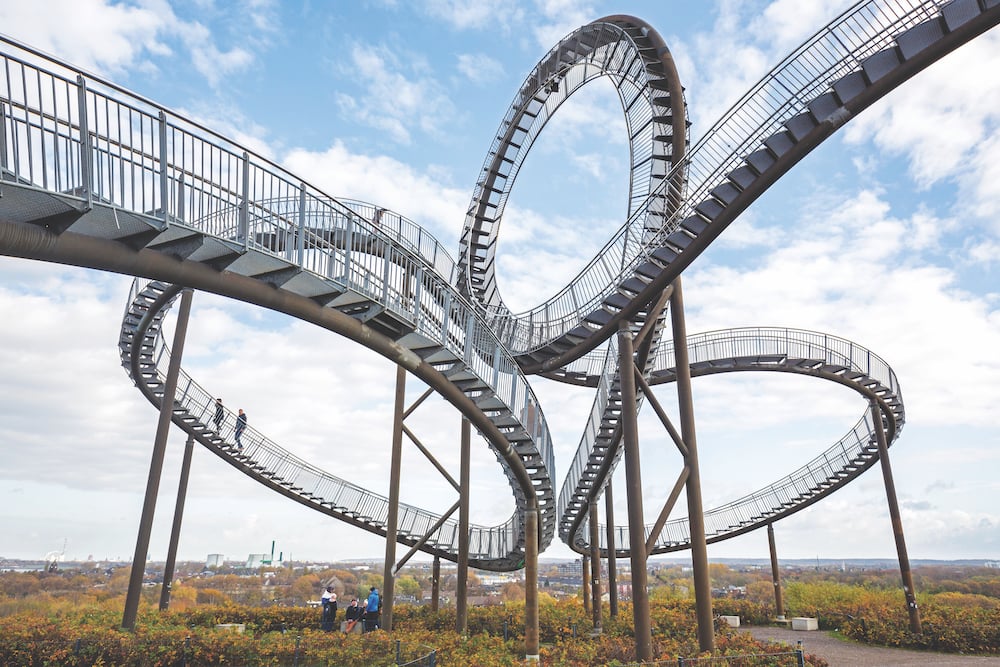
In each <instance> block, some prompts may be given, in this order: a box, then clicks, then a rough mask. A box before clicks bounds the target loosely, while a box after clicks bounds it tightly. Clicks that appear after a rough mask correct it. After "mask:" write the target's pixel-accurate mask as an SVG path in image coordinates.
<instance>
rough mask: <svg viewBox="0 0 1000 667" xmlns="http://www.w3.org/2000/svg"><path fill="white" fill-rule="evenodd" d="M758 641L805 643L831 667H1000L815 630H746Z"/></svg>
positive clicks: (990, 661)
mask: <svg viewBox="0 0 1000 667" xmlns="http://www.w3.org/2000/svg"><path fill="white" fill-rule="evenodd" d="M741 630H743V631H745V632H749V633H750V634H752V635H753V636H754V638H755V639H760V640H772V641H777V642H784V643H786V644H789V645H790V646H793V647H794V646H795V643H796V642H798V641H801V642H802V649H803V650H804V651H805V652H806V653H812V654H813V655H816V656H819V657H821V658H823V659H824V660H826V661H827V662H828V663H830V667H911V666H917V665H920V666H923V665H935V666H936V667H971V666H972V665H977V666H978V667H986V665H998V666H1000V657H995V656H990V657H983V656H968V655H954V654H951V653H931V652H928V651H911V650H908V649H902V648H881V647H878V646H866V645H864V644H858V643H855V642H852V641H847V640H845V639H841V638H840V637H836V636H833V634H832V633H829V632H822V631H818V630H812V631H809V632H804V631H801V630H788V629H786V628H776V627H751V626H743V627H742V628H741Z"/></svg>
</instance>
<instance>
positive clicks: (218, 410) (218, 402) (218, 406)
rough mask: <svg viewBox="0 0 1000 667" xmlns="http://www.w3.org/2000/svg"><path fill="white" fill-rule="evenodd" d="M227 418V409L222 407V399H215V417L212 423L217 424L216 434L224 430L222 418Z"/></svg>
mask: <svg viewBox="0 0 1000 667" xmlns="http://www.w3.org/2000/svg"><path fill="white" fill-rule="evenodd" d="M225 416H226V411H225V408H223V407H222V399H221V398H217V399H215V416H214V417H213V418H212V422H213V423H214V424H215V432H216V433H218V432H220V431H221V430H222V418H223V417H225Z"/></svg>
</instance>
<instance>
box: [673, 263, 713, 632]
mask: <svg viewBox="0 0 1000 667" xmlns="http://www.w3.org/2000/svg"><path fill="white" fill-rule="evenodd" d="M670 323H671V325H672V328H673V334H674V362H675V364H676V367H677V405H678V408H679V409H680V415H681V438H682V439H683V440H684V444H685V445H687V450H688V452H687V456H685V457H684V462H685V463H686V464H687V467H688V469H689V470H690V472H689V474H688V480H687V484H686V486H687V506H688V524H689V526H690V531H691V568H692V570H693V572H694V599H695V612H696V615H697V617H698V646H699V648H700V649H701V650H702V651H711V650H713V649H715V619H714V618H713V617H712V582H711V580H710V578H709V573H708V547H707V546H706V543H705V510H704V506H703V505H702V502H701V472H700V469H699V467H698V439H697V437H696V436H695V428H694V399H693V396H692V393H691V366H690V358H689V357H688V348H687V325H686V324H685V322H684V290H683V289H681V279H680V277H679V276H678V277H677V279H676V280H675V281H674V291H673V293H672V294H671V295H670Z"/></svg>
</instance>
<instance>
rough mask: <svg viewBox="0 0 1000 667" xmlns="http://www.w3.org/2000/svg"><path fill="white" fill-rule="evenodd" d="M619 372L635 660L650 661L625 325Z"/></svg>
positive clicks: (639, 490)
mask: <svg viewBox="0 0 1000 667" xmlns="http://www.w3.org/2000/svg"><path fill="white" fill-rule="evenodd" d="M618 354H619V366H620V368H621V371H620V374H621V392H622V412H621V420H622V447H623V449H624V452H625V498H627V499H628V545H629V556H630V559H631V561H632V623H633V626H634V628H635V659H636V660H637V661H639V662H644V661H649V660H652V659H653V631H652V626H651V624H650V620H649V589H648V587H647V584H646V536H645V535H644V534H643V533H644V531H645V527H646V524H645V522H644V519H643V516H642V466H641V465H640V464H639V422H638V416H637V415H636V397H635V373H634V372H633V370H632V369H633V368H634V366H635V360H634V356H635V353H634V350H633V345H632V332H631V331H629V328H628V323H627V322H622V324H621V326H619V328H618Z"/></svg>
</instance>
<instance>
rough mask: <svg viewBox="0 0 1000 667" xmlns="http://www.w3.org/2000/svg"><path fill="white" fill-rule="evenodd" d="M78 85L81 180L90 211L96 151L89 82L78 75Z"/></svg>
mask: <svg viewBox="0 0 1000 667" xmlns="http://www.w3.org/2000/svg"><path fill="white" fill-rule="evenodd" d="M76 85H77V89H76V90H77V103H78V107H79V113H80V180H81V181H82V183H81V184H82V185H83V189H84V192H85V193H86V195H87V209H88V210H89V209H90V208H91V206H93V203H94V194H93V190H94V162H93V159H94V158H93V150H94V149H93V147H92V146H91V144H90V128H89V127H88V124H87V81H86V80H85V79H84V78H83V75H82V74H77V75H76Z"/></svg>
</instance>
